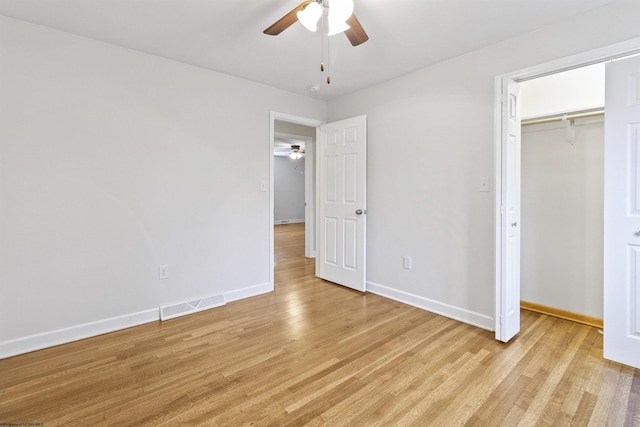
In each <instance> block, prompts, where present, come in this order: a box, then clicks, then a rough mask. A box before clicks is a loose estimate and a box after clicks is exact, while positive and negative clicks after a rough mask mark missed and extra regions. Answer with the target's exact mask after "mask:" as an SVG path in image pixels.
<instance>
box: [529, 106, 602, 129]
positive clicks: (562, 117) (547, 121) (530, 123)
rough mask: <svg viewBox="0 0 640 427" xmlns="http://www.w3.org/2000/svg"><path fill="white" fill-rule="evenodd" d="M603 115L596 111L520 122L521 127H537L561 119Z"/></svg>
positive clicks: (600, 111)
mask: <svg viewBox="0 0 640 427" xmlns="http://www.w3.org/2000/svg"><path fill="white" fill-rule="evenodd" d="M602 115H604V110H596V111H588V112H584V113H574V114H566V115H565V114H563V115H561V116H553V117H545V118H542V119H532V120H523V121H522V122H520V125H521V126H526V125H537V124H540V123H550V122H559V121H562V120H563V119H566V120H573V119H582V118H585V117H595V116H602Z"/></svg>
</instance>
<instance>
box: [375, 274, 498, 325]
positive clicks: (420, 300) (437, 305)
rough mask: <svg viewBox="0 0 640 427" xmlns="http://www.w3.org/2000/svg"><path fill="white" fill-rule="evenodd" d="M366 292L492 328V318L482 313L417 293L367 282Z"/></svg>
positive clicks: (470, 323)
mask: <svg viewBox="0 0 640 427" xmlns="http://www.w3.org/2000/svg"><path fill="white" fill-rule="evenodd" d="M367 292H371V293H373V294H376V295H380V296H383V297H385V298H389V299H392V300H394V301H399V302H402V303H404V304H408V305H411V306H413V307H417V308H420V309H422V310H426V311H429V312H431V313H435V314H439V315H441V316H445V317H448V318H450V319H454V320H458V321H460V322H463V323H467V324H469V325H473V326H476V327H478V328H482V329H486V330H488V331H492V330H493V323H494V322H493V318H492V317H489V316H486V315H484V314H480V313H476V312H473V311H469V310H466V309H464V308H460V307H456V306H453V305H450V304H445V303H442V302H438V301H434V300H432V299H428V298H425V297H421V296H419V295H415V294H411V293H408V292H404V291H400V290H398V289H393V288H389V287H387V286H384V285H381V284H379V283H373V282H367Z"/></svg>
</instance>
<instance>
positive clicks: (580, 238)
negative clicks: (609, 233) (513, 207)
mask: <svg viewBox="0 0 640 427" xmlns="http://www.w3.org/2000/svg"><path fill="white" fill-rule="evenodd" d="M574 130H575V144H574V145H571V143H570V140H569V138H568V136H567V131H566V129H565V127H564V124H563V123H548V124H539V125H530V126H523V127H522V217H521V218H522V248H521V249H522V251H521V260H522V261H521V284H520V290H521V299H522V300H523V301H529V302H534V303H537V304H542V305H546V306H549V307H554V308H559V309H563V310H568V311H572V312H574V313H580V314H586V315H589V316H593V317H596V318H600V319H602V317H603V257H604V255H603V245H604V242H603V237H604V236H603V223H604V200H603V196H604V122H603V118H602V117H600V118H591V119H579V120H575V128H574Z"/></svg>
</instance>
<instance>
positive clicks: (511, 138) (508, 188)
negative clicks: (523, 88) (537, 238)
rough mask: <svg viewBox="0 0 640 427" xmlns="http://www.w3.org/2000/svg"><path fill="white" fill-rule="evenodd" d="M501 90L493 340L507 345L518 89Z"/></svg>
mask: <svg viewBox="0 0 640 427" xmlns="http://www.w3.org/2000/svg"><path fill="white" fill-rule="evenodd" d="M502 91H503V92H502V93H503V96H502V142H501V144H502V147H501V148H502V156H501V159H502V165H501V167H502V194H500V197H501V209H500V214H501V219H500V225H501V227H500V228H501V233H500V236H501V249H502V265H501V269H500V286H499V292H498V294H497V295H496V297H497V298H496V306H497V308H498V310H497V311H498V313H497V325H496V338H497V339H498V340H500V341H503V342H507V341H509V340H510V339H511V338H513V337H514V336H515V335H516V334H517V333H518V332H519V331H520V86H519V85H518V83H516V82H515V81H513V80H507V79H505V80H504V82H503V88H502Z"/></svg>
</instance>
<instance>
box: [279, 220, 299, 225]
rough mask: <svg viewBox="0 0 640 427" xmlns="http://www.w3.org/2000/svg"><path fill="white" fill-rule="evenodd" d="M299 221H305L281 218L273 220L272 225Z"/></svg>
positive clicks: (297, 222)
mask: <svg viewBox="0 0 640 427" xmlns="http://www.w3.org/2000/svg"><path fill="white" fill-rule="evenodd" d="M301 222H305V220H304V219H281V220H279V221H273V224H274V225H282V224H300V223H301Z"/></svg>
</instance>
